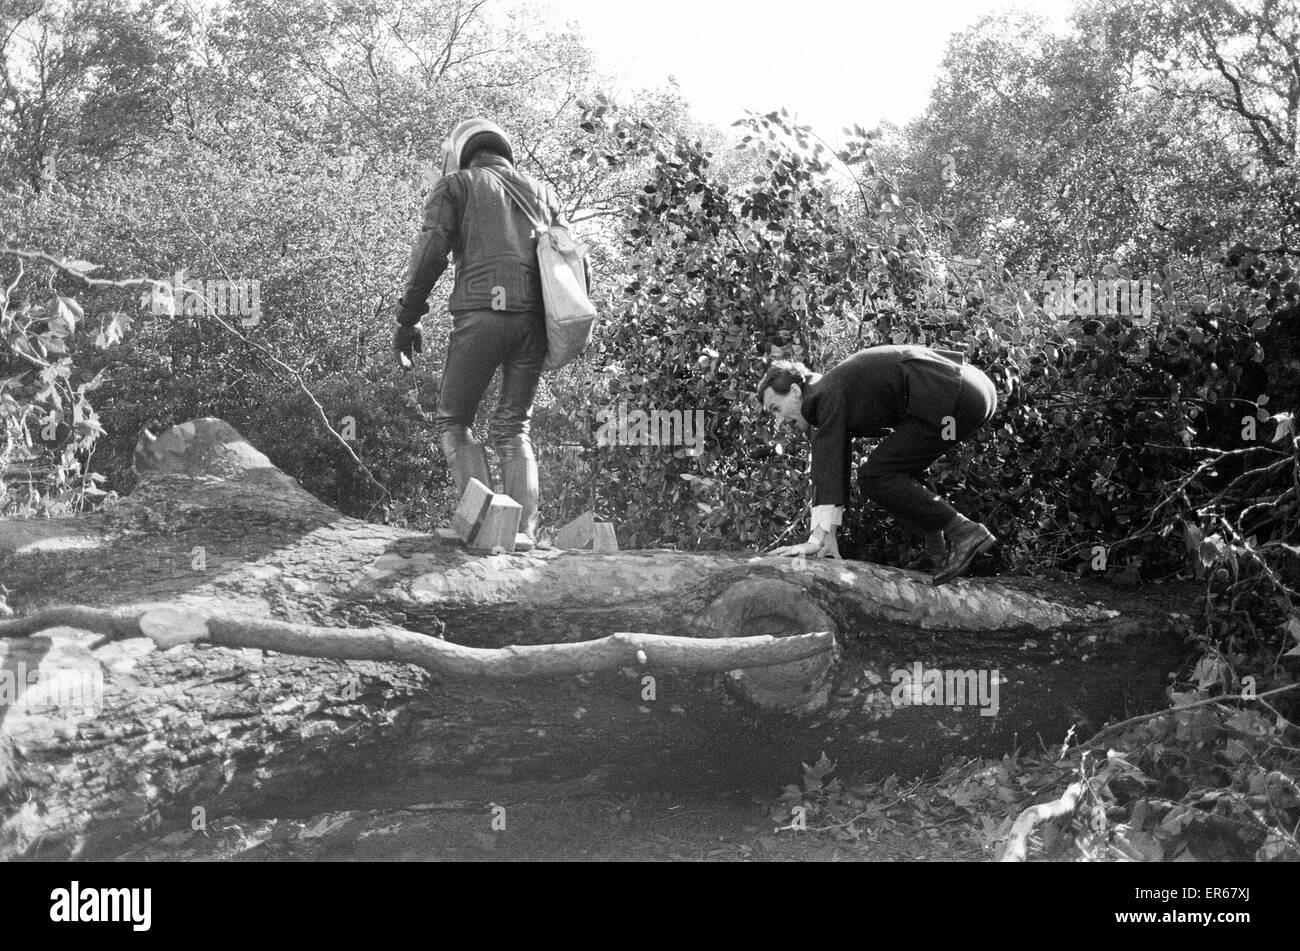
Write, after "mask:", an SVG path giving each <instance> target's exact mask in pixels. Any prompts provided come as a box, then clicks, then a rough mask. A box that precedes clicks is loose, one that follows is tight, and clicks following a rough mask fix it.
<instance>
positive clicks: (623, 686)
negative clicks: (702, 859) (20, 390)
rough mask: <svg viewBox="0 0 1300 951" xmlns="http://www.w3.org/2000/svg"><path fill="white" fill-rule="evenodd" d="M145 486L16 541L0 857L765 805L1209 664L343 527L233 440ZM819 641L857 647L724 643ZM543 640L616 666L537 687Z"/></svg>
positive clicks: (914, 585)
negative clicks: (564, 807)
mask: <svg viewBox="0 0 1300 951" xmlns="http://www.w3.org/2000/svg"><path fill="white" fill-rule="evenodd" d="M137 471H138V472H139V475H140V485H139V486H138V488H137V489H136V491H135V492H134V493H133V494H132V495H131V496H130V497H128V498H126V499H124V500H122V501H120V502H119V503H117V504H115V505H113V506H111V507H108V508H106V509H105V510H103V511H101V512H97V513H96V514H94V515H93V516H90V517H86V518H83V519H70V520H62V521H6V522H0V584H3V585H4V586H5V587H6V588H7V589H8V592H9V594H8V603H9V605H10V607H11V608H12V609H13V611H14V612H15V615H16V616H15V618H14V619H12V620H11V621H9V622H8V623H7V632H8V633H9V634H10V635H12V636H11V637H8V638H7V639H2V640H0V652H3V655H2V657H0V677H3V676H4V672H6V671H8V672H9V677H8V679H9V680H10V681H12V682H13V683H14V684H15V687H16V689H17V691H18V692H20V693H23V694H24V695H23V696H22V697H21V698H18V697H14V698H11V700H18V701H19V702H11V703H10V705H9V706H7V707H5V706H3V705H0V718H2V720H0V795H2V796H3V825H0V858H3V857H15V856H36V855H39V856H43V857H55V856H62V855H76V856H81V857H99V856H111V855H114V854H117V852H119V851H120V850H121V849H122V848H124V847H125V846H126V845H128V844H130V842H131V841H133V840H134V839H135V838H138V836H139V835H140V833H141V832H142V831H144V830H155V829H159V828H162V827H175V828H178V829H188V828H190V827H191V825H192V824H193V823H195V822H197V821H198V820H197V818H196V817H198V816H216V815H221V814H225V813H241V814H244V815H259V814H265V815H270V814H279V815H310V814H312V813H313V812H317V811H323V810H328V809H336V808H370V807H376V806H378V805H382V804H385V803H388V804H392V803H394V802H395V800H397V799H403V800H406V801H411V802H419V801H428V800H429V799H434V798H437V797H438V796H443V795H451V796H452V797H453V798H462V799H463V798H472V797H473V796H474V795H475V794H476V793H477V794H480V795H481V796H482V798H483V799H485V800H487V799H494V800H495V801H496V802H502V801H506V800H508V799H509V798H510V797H511V796H515V797H516V798H519V797H525V798H526V797H527V796H528V795H529V794H530V790H537V789H548V790H554V789H565V790H580V789H593V788H627V787H634V788H637V789H643V790H649V789H668V790H674V791H689V790H702V789H713V790H717V789H733V788H744V789H755V788H757V789H764V790H770V789H772V788H774V787H775V786H776V785H779V784H781V783H785V782H790V781H794V780H797V779H798V777H799V773H800V764H801V762H812V761H814V760H815V759H816V758H817V757H818V755H819V754H820V753H821V752H822V751H823V750H825V751H826V753H827V754H828V755H829V756H830V757H831V759H833V760H836V761H837V762H838V764H839V768H840V771H841V772H844V773H863V772H865V773H869V774H871V775H876V776H880V775H886V774H888V773H890V772H910V773H919V772H923V771H926V770H928V769H933V768H936V767H938V765H939V764H940V763H941V761H942V760H943V759H944V758H945V757H946V756H950V755H960V756H970V755H978V754H981V753H995V754H996V753H1001V752H1004V751H1007V750H1009V749H1011V748H1013V747H1014V746H1016V745H1017V744H1020V745H1024V744H1033V745H1034V746H1037V745H1038V744H1039V743H1040V742H1042V743H1047V744H1054V743H1059V742H1060V740H1061V738H1062V736H1063V735H1064V734H1065V731H1066V730H1067V729H1068V728H1069V727H1070V726H1072V725H1079V726H1081V727H1082V728H1084V729H1086V728H1088V727H1090V726H1099V725H1100V724H1101V723H1102V722H1104V721H1105V720H1106V719H1108V718H1113V717H1116V716H1126V715H1129V714H1131V713H1134V712H1138V711H1141V710H1146V709H1153V708H1155V707H1158V706H1159V705H1161V704H1162V703H1163V702H1164V693H1163V688H1164V683H1165V679H1166V674H1167V672H1168V671H1170V670H1172V669H1174V668H1175V667H1176V666H1177V665H1178V664H1179V662H1180V661H1181V659H1182V657H1183V644H1182V624H1183V619H1182V618H1181V617H1180V616H1179V615H1178V614H1177V612H1175V611H1170V610H1169V609H1167V608H1164V609H1162V608H1160V607H1159V606H1158V604H1157V603H1156V602H1155V601H1154V600H1153V599H1152V598H1151V597H1150V596H1149V594H1144V595H1142V596H1128V597H1125V598H1120V597H1118V596H1117V595H1115V594H1114V593H1113V592H1108V593H1107V598H1108V600H1107V602H1106V603H1101V602H1100V601H1097V600H1095V599H1094V597H1091V596H1090V595H1089V593H1088V589H1085V588H1083V587H1081V586H1078V587H1068V586H1065V585H1047V584H1045V583H1042V582H1037V581H1031V580H1027V579H1015V580H1010V581H998V582H991V581H975V580H960V581H958V582H955V583H953V584H951V585H947V586H944V587H938V588H936V587H932V586H931V585H930V583H929V579H928V577H926V576H924V575H918V574H915V573H912V572H907V571H902V570H898V569H892V568H885V567H881V566H877V565H870V564H865V563H860V562H842V561H834V562H831V561H825V562H823V561H807V562H791V561H790V560H789V559H779V558H773V557H766V556H758V555H752V554H743V553H708V554H695V553H680V552H670V551H630V552H619V553H616V554H592V553H578V552H560V551H533V552H529V553H527V554H511V555H487V556H475V555H471V554H469V553H467V552H465V551H463V550H461V549H460V548H459V547H455V546H451V545H448V544H446V543H445V542H442V541H440V540H439V539H438V538H436V537H432V536H427V535H421V534H416V533H413V532H409V531H404V530H401V529H397V528H392V527H388V526H382V525H375V524H371V523H367V522H362V521H358V520H356V519H351V518H347V517H344V516H342V515H340V514H339V513H338V512H336V511H335V510H333V509H331V508H330V507H329V506H326V505H324V504H323V503H321V502H319V501H318V500H316V499H314V498H312V497H311V496H310V495H308V494H307V493H306V492H304V491H303V490H302V489H301V487H299V486H298V484H297V483H296V482H294V481H293V480H292V479H290V478H289V477H288V476H286V475H285V474H284V473H282V472H280V471H279V470H278V469H276V468H275V467H274V466H272V465H271V463H270V462H269V461H268V460H267V459H266V457H265V456H263V455H262V454H261V453H259V452H257V451H256V450H255V449H253V447H252V446H250V445H249V444H248V443H247V442H246V441H244V440H243V439H242V438H241V437H240V436H239V434H238V433H236V432H235V431H234V430H233V429H231V428H230V427H229V426H227V425H226V424H224V423H222V422H220V421H219V420H196V421H194V422H191V423H187V424H185V425H183V426H179V427H174V428H173V429H171V430H169V431H167V432H166V433H164V434H162V435H161V436H160V437H158V438H157V439H156V440H154V439H146V440H145V441H143V442H142V444H141V446H140V448H139V449H138V450H137ZM72 606H81V607H79V608H74V607H72ZM43 611H45V612H51V613H46V614H44V615H42V614H41V612H43ZM59 611H62V612H64V613H62V614H59V613H57V612H59ZM168 611H170V612H173V613H172V614H168V613H166V612H168ZM78 612H80V613H78ZM0 613H3V612H0ZM59 622H61V623H62V624H63V626H61V627H60V626H56V627H50V626H49V624H53V623H59ZM5 623H6V622H5V621H4V620H3V618H0V624H5ZM618 632H632V633H631V634H628V635H627V636H623V637H622V638H621V639H614V640H610V641H607V642H605V645H604V646H602V645H600V644H599V643H597V644H594V645H593V643H592V642H598V639H602V638H608V637H609V635H611V634H616V633H618ZM812 632H829V634H830V635H832V636H833V637H834V639H835V641H836V643H837V645H838V646H837V649H836V650H835V651H834V652H831V651H828V650H826V649H825V646H826V644H825V638H823V639H822V640H815V639H814V640H813V641H812V642H810V643H811V644H812V646H813V647H814V648H815V649H812V650H811V651H810V652H808V653H807V654H800V655H799V656H797V657H796V656H795V654H780V653H778V654H770V655H767V656H766V657H764V656H761V655H760V654H751V655H748V656H747V657H745V656H742V655H741V654H736V653H734V652H733V650H734V647H735V645H731V646H729V647H728V648H727V649H726V650H724V651H722V652H721V653H722V654H725V655H726V656H725V657H722V656H720V655H719V645H718V644H717V643H716V639H720V638H739V637H756V636H757V637H762V636H768V637H772V638H777V639H779V640H778V642H777V644H776V645H775V647H776V649H777V650H778V652H779V651H781V650H788V649H789V647H790V646H792V645H794V644H795V643H796V642H793V641H792V642H791V645H786V646H782V645H780V643H779V642H780V641H781V640H789V639H790V637H791V636H792V635H807V634H810V633H812ZM137 635H149V636H137ZM640 635H654V637H651V638H648V639H647V638H644V637H640ZM656 638H661V639H659V640H656ZM662 638H669V639H673V640H662ZM676 639H691V641H690V642H687V641H679V640H676ZM421 640H423V641H424V643H421ZM800 640H801V641H802V640H803V639H802V638H801V639H800ZM204 642H206V643H204ZM362 642H368V643H369V645H370V646H369V647H368V648H367V650H370V651H371V652H370V653H366V652H359V651H360V648H357V646H356V645H358V644H360V643H362ZM692 642H693V643H692ZM214 643H215V644H218V645H220V644H222V643H224V644H227V645H231V646H211V645H212V644H214ZM755 643H758V642H755ZM376 645H379V646H378V647H377V646H376ZM385 645H386V646H385ZM397 645H400V649H399V648H398V646H397ZM656 645H658V646H656ZM668 646H671V648H672V652H671V653H666V654H665V653H659V650H660V649H661V648H663V649H666V648H667V647H668ZM772 646H773V645H771V643H770V642H768V646H767V648H765V649H771V648H772ZM516 647H517V648H522V649H525V650H524V651H522V652H521V651H516V650H508V651H507V652H506V653H505V654H491V655H488V654H480V655H476V654H474V653H473V651H475V650H486V651H499V650H502V649H508V648H509V649H513V648H516ZM380 648H382V650H381V649H380ZM426 648H427V649H426ZM529 648H539V649H540V652H539V653H536V652H535V653H534V654H533V655H532V656H533V657H534V658H538V657H543V656H546V657H555V656H559V655H561V654H567V655H569V656H579V655H583V656H586V657H588V659H589V660H590V658H592V657H595V656H597V655H599V656H600V657H601V658H603V660H602V662H601V663H600V664H596V665H591V666H588V667H586V668H583V667H582V666H581V665H579V666H578V667H573V666H569V667H567V668H563V672H560V671H561V668H555V667H548V666H547V665H546V664H542V665H541V666H540V667H539V666H537V665H535V664H534V666H533V667H531V668H530V667H529V664H528V662H526V661H521V660H520V659H519V658H521V657H525V658H526V657H527V656H528V654H527V649H529ZM289 650H296V651H297V652H298V654H297V655H295V654H289V653H284V651H289ZM611 651H612V653H605V652H611ZM637 651H641V652H642V654H643V655H644V657H645V663H642V662H641V657H639V656H637V653H636V652H637ZM742 653H743V648H742ZM298 655H305V656H298ZM321 655H329V656H330V657H341V658H360V657H366V658H375V659H367V660H360V659H329V658H327V657H322V656H321ZM435 656H440V657H444V658H450V657H458V658H460V660H459V661H457V663H460V662H461V661H464V659H465V658H472V657H478V658H479V659H480V660H479V661H475V663H480V661H481V660H482V659H485V658H487V657H495V658H497V661H496V663H501V662H504V661H505V658H507V657H510V658H513V659H510V660H509V661H508V663H507V664H506V666H504V667H499V668H498V673H502V674H509V675H520V676H523V677H524V679H519V680H509V679H505V680H502V679H495V680H483V679H472V680H470V679H465V677H464V675H465V674H466V673H467V672H469V673H472V672H473V671H472V670H470V669H469V668H466V667H464V666H463V665H462V666H461V667H459V668H458V667H456V666H455V665H454V664H453V665H452V666H450V667H444V668H441V672H438V673H432V672H430V671H429V669H428V668H429V666H430V665H429V664H425V665H424V666H423V667H417V666H413V663H419V662H420V660H421V658H432V657H435ZM710 657H711V658H712V659H711V660H709V658H710ZM381 658H382V659H381ZM385 659H386V660H385ZM739 660H745V661H746V663H747V664H748V663H762V664H763V665H764V666H746V667H745V668H744V669H730V668H729V665H731V664H733V663H738V661H739ZM706 661H707V662H706ZM548 663H549V662H548ZM611 664H612V666H611ZM512 665H513V666H512ZM434 666H435V667H436V664H434ZM471 666H472V665H471ZM480 666H481V664H480ZM720 670H724V671H725V672H719V671H720ZM574 671H581V672H577V673H575V672H574ZM20 673H21V674H23V677H18V676H17V675H18V674H20ZM530 673H535V674H539V676H527V675H528V674H530ZM954 675H955V676H954ZM20 680H22V681H25V686H22V687H20V686H18V683H19V681H20ZM3 683H4V681H3V680H0V687H2V686H3ZM60 685H61V686H60ZM69 685H71V686H76V685H80V686H81V687H82V688H83V689H82V690H81V695H84V694H85V693H86V692H87V691H88V692H89V693H90V694H92V699H93V703H91V704H89V707H90V708H91V712H90V714H89V715H83V714H82V713H81V711H79V710H77V709H72V708H73V707H74V706H75V705H74V704H70V703H69V702H68V696H69V694H68V691H69V690H70V689H71V688H70V686H69ZM196 810H197V811H196Z"/></svg>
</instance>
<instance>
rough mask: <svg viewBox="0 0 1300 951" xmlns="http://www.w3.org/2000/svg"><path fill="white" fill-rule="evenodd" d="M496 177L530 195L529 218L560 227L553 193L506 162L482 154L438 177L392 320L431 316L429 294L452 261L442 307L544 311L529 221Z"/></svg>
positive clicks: (409, 322)
mask: <svg viewBox="0 0 1300 951" xmlns="http://www.w3.org/2000/svg"><path fill="white" fill-rule="evenodd" d="M498 175H501V176H504V177H506V178H508V179H509V180H510V181H511V183H512V184H513V185H514V186H515V187H516V189H517V190H518V191H520V192H522V193H523V194H525V195H530V196H532V197H533V198H534V199H535V201H536V205H535V208H534V211H533V213H534V214H536V215H537V216H538V217H539V218H540V219H541V220H542V221H543V222H547V223H551V222H553V223H563V212H562V211H561V209H560V203H559V199H558V197H557V196H556V194H555V191H554V190H553V189H551V188H547V187H545V186H544V185H542V184H541V183H540V182H538V181H537V180H536V179H534V178H533V177H532V176H531V175H526V174H525V173H523V172H521V171H519V170H518V169H516V168H515V167H514V166H513V165H511V164H510V162H509V161H507V160H506V159H504V158H502V157H501V156H499V155H495V154H493V153H491V152H486V151H480V152H479V153H478V154H477V155H475V156H474V158H473V159H471V160H470V164H469V167H468V168H465V169H462V170H460V171H458V172H453V173H452V174H450V175H444V176H443V177H442V178H440V179H439V180H438V181H437V183H436V184H435V185H434V186H433V190H432V192H431V193H430V195H429V198H428V200H427V201H426V202H425V205H424V225H423V227H422V229H421V231H420V236H419V237H418V238H417V239H416V242H415V246H414V248H412V250H411V261H410V266H409V269H408V271H407V280H406V291H405V293H404V294H403V295H402V299H401V301H400V303H399V305H398V315H397V322H398V323H399V324H403V325H406V326H410V325H412V324H415V323H418V322H419V320H420V318H421V317H423V316H424V315H425V314H426V313H428V311H429V301H428V297H429V293H430V292H431V291H432V290H433V286H434V284H435V283H437V281H438V278H439V277H441V276H442V273H443V271H445V270H446V269H447V255H448V254H451V255H452V256H453V258H454V260H455V264H456V270H455V274H456V278H455V284H454V285H453V287H452V291H451V299H450V300H449V301H448V309H449V310H451V312H452V313H453V314H457V313H461V312H463V311H469V310H479V309H488V310H502V311H508V312H515V313H521V312H525V311H532V312H536V313H541V312H542V279H541V275H540V273H539V272H538V269H537V237H536V235H535V233H534V229H533V224H532V221H531V220H530V219H529V217H528V216H527V215H525V214H524V212H523V211H522V210H521V209H520V208H519V207H518V205H516V204H515V202H514V201H513V200H512V199H511V197H510V195H509V193H508V192H507V191H506V190H505V186H504V185H502V183H501V181H500V180H499V179H498V178H497V176H498Z"/></svg>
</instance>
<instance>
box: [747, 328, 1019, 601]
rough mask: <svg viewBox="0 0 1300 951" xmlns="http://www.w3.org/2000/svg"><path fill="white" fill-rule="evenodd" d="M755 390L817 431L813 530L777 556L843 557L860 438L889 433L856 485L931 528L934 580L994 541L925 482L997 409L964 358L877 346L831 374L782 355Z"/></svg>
mask: <svg viewBox="0 0 1300 951" xmlns="http://www.w3.org/2000/svg"><path fill="white" fill-rule="evenodd" d="M758 396H759V400H760V401H761V402H762V404H763V408H764V409H765V410H766V411H768V412H770V413H772V414H774V415H775V416H777V417H780V418H782V419H786V420H788V421H790V422H791V423H793V424H794V425H795V426H796V427H798V428H799V429H801V430H803V431H805V432H808V431H810V430H811V436H810V438H811V441H812V478H813V485H814V488H815V495H814V498H813V506H812V534H811V536H810V537H809V539H808V541H807V542H804V543H803V544H799V545H787V546H785V547H784V548H779V549H777V550H776V552H775V554H777V555H801V554H802V555H817V556H821V557H832V558H838V557H839V546H838V542H837V540H836V537H835V532H836V527H837V526H838V525H839V524H840V522H841V519H842V517H843V512H844V506H845V505H846V504H847V502H848V498H849V467H850V464H851V460H852V456H853V448H852V443H851V440H852V439H853V437H855V436H885V438H884V439H883V440H882V441H881V443H880V444H879V445H878V446H877V447H876V448H875V450H874V451H873V452H872V453H871V454H870V456H868V457H867V460H866V462H864V463H863V464H862V466H861V467H860V468H859V469H858V486H859V488H861V490H862V492H863V494H864V495H866V496H867V497H868V498H870V499H874V500H875V501H876V502H878V503H879V504H880V505H881V506H882V507H883V508H885V509H886V510H888V511H890V512H892V513H893V514H895V515H897V516H899V517H900V518H902V519H904V520H905V521H907V522H909V523H910V524H911V525H913V526H914V527H916V528H918V529H920V530H921V531H923V532H924V533H925V539H926V541H925V548H926V551H927V552H928V553H930V554H931V555H932V556H933V557H934V558H935V559H936V560H938V561H939V562H940V570H939V572H938V573H937V574H936V575H935V578H934V583H935V584H943V583H945V582H947V581H950V580H952V579H953V578H956V577H958V576H959V575H962V574H965V573H966V571H967V570H969V568H970V566H971V562H973V561H974V560H975V558H976V556H978V555H979V554H981V553H982V552H985V551H987V550H988V549H989V548H991V547H993V544H994V541H995V539H994V537H993V533H992V532H990V531H989V530H988V529H987V528H985V527H984V526H983V525H981V524H979V523H978V522H973V521H971V520H970V519H968V518H966V517H965V516H964V515H962V514H961V513H960V512H958V511H957V510H956V509H954V508H953V507H952V506H951V505H949V504H948V503H947V502H945V501H944V500H943V499H941V498H940V497H939V496H937V495H935V494H934V492H933V491H931V490H929V489H927V488H926V487H925V486H924V485H922V484H921V482H920V481H919V480H920V479H921V478H923V477H924V473H925V470H926V469H927V468H928V467H929V466H930V464H931V463H932V462H934V460H936V459H938V458H939V457H940V456H941V455H943V454H944V453H946V452H948V451H949V450H950V449H952V448H953V446H955V445H956V444H957V443H959V442H961V441H962V440H964V439H967V438H969V437H970V435H971V434H972V433H974V432H976V431H977V430H978V429H980V427H982V426H983V425H984V424H985V423H987V422H988V421H989V419H990V418H991V417H992V416H993V412H994V410H995V409H996V408H997V393H996V391H995V390H994V387H993V382H992V381H991V380H990V379H989V378H988V377H987V376H985V375H984V373H982V372H981V371H980V370H979V369H977V368H976V367H973V366H971V365H969V364H967V363H966V362H965V357H964V356H963V355H962V354H960V353H957V352H956V351H952V350H931V349H928V348H926V347H915V346H884V347H871V348H869V349H867V350H863V351H860V352H859V353H855V354H853V356H851V357H849V358H848V359H846V360H844V361H843V362H842V363H840V364H838V365H837V366H835V367H832V368H831V369H830V370H828V371H827V372H826V373H824V374H822V373H813V372H812V371H811V370H809V369H808V368H807V367H806V366H804V365H803V364H802V363H794V362H791V361H789V360H778V361H776V362H774V363H773V364H772V365H771V366H770V367H769V368H768V370H767V372H766V373H765V374H764V375H763V379H762V381H761V382H760V383H759V386H758ZM890 430H892V432H890ZM887 433H888V435H886V434H887ZM949 544H951V550H949V547H948V546H949Z"/></svg>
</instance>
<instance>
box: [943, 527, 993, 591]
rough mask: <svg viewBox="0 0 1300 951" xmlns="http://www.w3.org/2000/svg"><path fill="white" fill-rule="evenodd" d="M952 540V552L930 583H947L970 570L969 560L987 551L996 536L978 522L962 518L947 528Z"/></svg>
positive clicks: (971, 560)
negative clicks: (954, 525) (953, 526)
mask: <svg viewBox="0 0 1300 951" xmlns="http://www.w3.org/2000/svg"><path fill="white" fill-rule="evenodd" d="M947 533H948V537H949V538H950V539H951V540H952V553H951V554H950V555H949V556H948V560H947V561H946V562H945V563H944V566H943V570H941V571H940V572H939V573H938V574H936V575H935V576H934V579H933V580H932V582H931V583H932V584H936V585H940V584H947V583H948V582H949V581H951V580H952V579H953V578H958V577H960V576H961V575H964V574H965V573H966V572H967V571H969V570H970V566H971V562H973V561H974V560H975V558H976V556H978V555H982V554H983V553H984V552H986V551H988V550H989V549H990V548H992V547H993V545H994V544H995V543H996V542H997V538H995V537H994V535H993V533H992V532H990V531H989V530H988V529H987V528H985V527H984V526H983V525H981V524H980V523H979V522H972V521H970V520H969V519H962V521H961V523H960V524H958V525H957V527H955V528H950V529H948V530H947Z"/></svg>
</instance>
